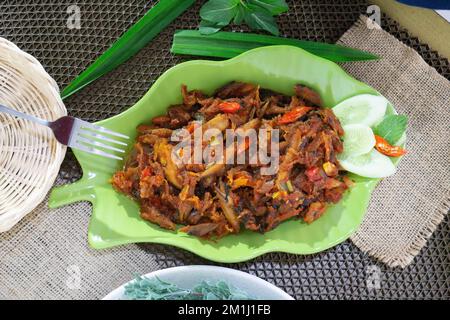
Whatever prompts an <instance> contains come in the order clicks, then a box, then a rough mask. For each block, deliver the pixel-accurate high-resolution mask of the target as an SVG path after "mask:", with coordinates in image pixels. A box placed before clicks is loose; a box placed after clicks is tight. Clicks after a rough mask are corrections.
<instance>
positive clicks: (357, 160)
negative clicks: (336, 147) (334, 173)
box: [338, 149, 396, 178]
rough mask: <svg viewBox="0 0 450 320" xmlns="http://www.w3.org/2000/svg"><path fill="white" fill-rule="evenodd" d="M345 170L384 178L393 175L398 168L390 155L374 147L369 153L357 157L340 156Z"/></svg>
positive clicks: (369, 176)
mask: <svg viewBox="0 0 450 320" xmlns="http://www.w3.org/2000/svg"><path fill="white" fill-rule="evenodd" d="M338 159H339V162H340V164H341V166H342V168H344V169H345V170H347V171H349V172H353V173H356V174H357V175H360V176H362V177H367V178H384V177H388V176H391V175H393V174H394V173H395V172H396V168H395V166H394V164H393V163H392V161H391V159H389V157H387V156H385V155H383V154H381V153H379V152H378V151H377V150H375V149H372V151H370V152H369V153H366V154H363V155H359V156H356V157H347V158H344V157H342V156H338Z"/></svg>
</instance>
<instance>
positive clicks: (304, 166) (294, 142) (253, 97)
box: [112, 82, 352, 238]
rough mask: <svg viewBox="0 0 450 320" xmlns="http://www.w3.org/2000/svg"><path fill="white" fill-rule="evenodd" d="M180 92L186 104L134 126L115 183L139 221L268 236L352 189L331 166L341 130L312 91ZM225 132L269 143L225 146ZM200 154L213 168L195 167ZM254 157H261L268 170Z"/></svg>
mask: <svg viewBox="0 0 450 320" xmlns="http://www.w3.org/2000/svg"><path fill="white" fill-rule="evenodd" d="M181 92H182V96H183V102H182V104H180V105H174V106H171V107H169V109H168V111H167V114H166V115H163V116H158V117H155V118H153V119H151V121H150V119H149V124H142V125H140V126H139V127H138V128H137V131H138V137H137V140H136V143H135V146H134V148H133V151H132V152H131V154H130V155H129V157H128V159H127V161H126V163H125V166H124V168H123V170H122V171H118V172H116V173H115V174H114V176H113V178H112V185H113V186H114V188H115V189H116V190H117V191H119V192H121V193H123V194H126V195H128V196H131V197H132V198H134V199H136V200H137V201H138V202H139V204H140V208H141V210H140V215H141V217H142V218H143V219H145V220H148V221H150V222H152V223H155V224H157V225H159V226H160V227H162V228H165V229H169V230H176V229H177V225H182V226H183V227H182V228H181V229H180V231H183V232H187V233H188V234H191V235H195V236H198V237H202V238H220V237H223V236H225V235H228V234H232V233H239V232H240V231H242V230H251V231H255V232H262V233H264V232H267V231H270V230H272V229H274V228H276V227H277V226H278V225H279V224H280V223H282V222H283V221H286V220H288V219H292V218H297V219H301V220H303V221H305V222H306V223H312V222H313V221H315V220H316V219H318V218H320V216H321V215H322V214H323V213H324V212H325V211H326V209H327V206H329V205H330V204H332V203H337V202H339V201H340V199H341V198H342V196H343V194H344V192H345V191H346V190H347V189H348V188H349V187H350V186H351V185H352V181H351V180H350V179H349V178H348V177H347V176H346V175H345V171H343V170H342V169H341V168H340V166H339V162H338V160H337V155H338V154H339V153H342V152H343V142H342V139H341V138H342V136H343V135H344V131H343V129H342V126H341V124H340V123H339V120H338V119H337V117H336V116H335V115H334V114H333V112H332V110H331V109H327V108H323V107H322V100H321V97H320V95H319V94H318V93H316V92H315V91H313V90H312V89H310V88H308V87H305V86H302V85H296V86H295V88H294V92H295V94H294V95H293V96H286V95H283V94H279V93H276V92H273V91H270V90H267V89H262V88H260V87H259V86H258V85H254V84H250V83H241V82H232V83H230V84H228V85H226V86H224V87H222V88H220V89H218V90H217V91H216V92H215V93H214V94H213V95H211V96H208V95H206V94H204V93H202V92H201V91H198V90H193V91H188V89H187V87H186V86H182V88H181ZM231 129H232V130H235V131H236V130H238V129H241V130H242V131H243V132H246V131H247V130H255V131H256V132H260V131H261V130H263V131H264V132H265V134H266V137H267V141H263V140H261V139H257V140H251V137H250V136H244V138H243V139H242V140H241V142H242V143H238V142H237V141H235V140H233V141H231V139H232V138H230V136H228V135H226V134H225V132H226V131H227V130H231ZM208 130H209V131H211V130H213V132H214V133H215V134H213V135H209V136H208V137H207V138H206V139H205V138H204V136H203V139H201V141H200V140H199V139H198V136H196V133H197V132H198V131H201V132H208ZM181 133H184V134H181ZM220 134H222V136H221V139H219V138H218V137H219V136H220ZM174 136H178V139H175V141H174V139H173V137H174ZM275 136H276V137H277V141H275V139H274V137H275ZM180 137H181V138H180ZM227 138H228V139H227ZM233 139H234V137H233ZM180 141H181V142H184V144H183V147H181V148H180V147H179V145H180ZM199 141H200V142H199ZM275 144H276V148H275ZM217 147H219V148H222V150H224V151H223V155H222V157H221V158H220V159H222V160H223V161H217V154H218V151H217V150H220V149H217ZM196 148H197V149H198V148H200V158H202V159H205V158H206V159H208V157H210V156H211V157H210V158H213V159H215V160H214V161H209V162H208V161H203V160H202V161H201V162H198V161H194V159H195V158H198V152H197V155H196V154H195V153H196V151H195V149H196ZM251 150H253V151H254V150H259V151H261V150H264V151H266V153H267V159H271V163H268V162H267V161H263V158H261V157H258V156H256V157H253V158H252V157H251V155H250V154H251ZM205 154H206V156H205ZM242 155H244V156H245V155H247V157H243V158H242V157H241V160H242V159H244V160H243V161H236V159H237V158H238V157H240V156H242ZM258 155H259V153H258ZM214 156H216V157H215V158H214ZM181 158H183V159H185V160H186V159H187V161H179V160H180V159H181ZM267 159H266V160H267ZM251 160H253V161H251ZM274 162H275V165H274ZM269 167H271V169H272V170H268V169H269Z"/></svg>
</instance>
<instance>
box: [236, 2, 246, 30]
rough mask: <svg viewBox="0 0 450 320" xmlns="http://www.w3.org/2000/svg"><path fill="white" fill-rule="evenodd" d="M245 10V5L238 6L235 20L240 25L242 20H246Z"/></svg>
mask: <svg viewBox="0 0 450 320" xmlns="http://www.w3.org/2000/svg"><path fill="white" fill-rule="evenodd" d="M245 10H246V9H245V7H244V6H242V5H240V6H239V7H238V10H237V12H236V15H235V16H234V20H233V22H234V24H237V25H240V24H241V23H242V21H244V15H245Z"/></svg>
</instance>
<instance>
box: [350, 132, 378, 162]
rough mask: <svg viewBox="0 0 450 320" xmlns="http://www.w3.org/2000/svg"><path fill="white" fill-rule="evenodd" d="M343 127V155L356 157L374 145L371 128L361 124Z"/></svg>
mask: <svg viewBox="0 0 450 320" xmlns="http://www.w3.org/2000/svg"><path fill="white" fill-rule="evenodd" d="M343 129H344V136H343V140H344V154H343V156H344V157H356V156H359V155H362V154H366V153H369V152H370V151H371V150H372V149H373V147H375V143H376V141H375V135H374V134H373V131H372V129H370V127H368V126H366V125H362V124H350V125H347V126H344V127H343Z"/></svg>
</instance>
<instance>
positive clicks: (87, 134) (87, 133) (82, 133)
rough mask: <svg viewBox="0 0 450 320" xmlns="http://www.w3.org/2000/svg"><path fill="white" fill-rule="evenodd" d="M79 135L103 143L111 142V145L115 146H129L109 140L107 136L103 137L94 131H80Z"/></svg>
mask: <svg viewBox="0 0 450 320" xmlns="http://www.w3.org/2000/svg"><path fill="white" fill-rule="evenodd" d="M79 135H80V136H82V137H94V138H97V139H100V140H103V141H107V142H111V143H115V144H120V145H121V146H125V147H126V146H127V145H128V144H126V143H125V142H122V141H117V140H114V139H111V138H108V137H106V136H103V135H101V134H99V133H96V132H94V131H91V130H85V129H80V132H79Z"/></svg>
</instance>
